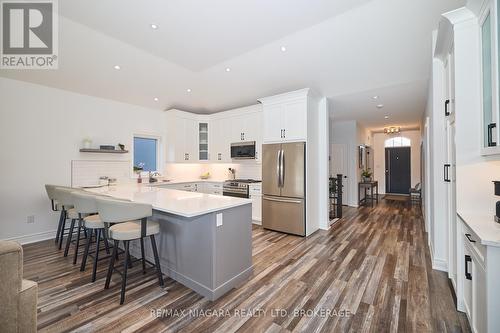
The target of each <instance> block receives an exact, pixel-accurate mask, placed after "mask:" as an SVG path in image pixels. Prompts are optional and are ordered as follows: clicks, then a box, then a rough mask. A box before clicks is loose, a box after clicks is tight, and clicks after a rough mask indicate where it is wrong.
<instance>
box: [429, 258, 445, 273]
mask: <svg viewBox="0 0 500 333" xmlns="http://www.w3.org/2000/svg"><path fill="white" fill-rule="evenodd" d="M432 269H435V270H438V271H443V272H448V263H447V262H446V260H443V259H432Z"/></svg>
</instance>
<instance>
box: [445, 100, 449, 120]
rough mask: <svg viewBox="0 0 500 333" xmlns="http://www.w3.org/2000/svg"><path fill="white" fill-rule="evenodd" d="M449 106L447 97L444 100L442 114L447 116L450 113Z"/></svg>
mask: <svg viewBox="0 0 500 333" xmlns="http://www.w3.org/2000/svg"><path fill="white" fill-rule="evenodd" d="M449 107H450V100H449V99H447V100H446V101H445V102H444V115H445V116H446V117H448V116H449V115H450V110H449Z"/></svg>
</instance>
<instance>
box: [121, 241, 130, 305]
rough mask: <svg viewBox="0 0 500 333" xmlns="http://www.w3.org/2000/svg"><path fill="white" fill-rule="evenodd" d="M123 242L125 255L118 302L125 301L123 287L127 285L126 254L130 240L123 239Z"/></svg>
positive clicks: (127, 259)
mask: <svg viewBox="0 0 500 333" xmlns="http://www.w3.org/2000/svg"><path fill="white" fill-rule="evenodd" d="M123 243H125V251H126V252H127V255H126V256H125V262H124V263H123V275H122V290H121V293H120V304H123V302H125V288H126V286H127V269H128V264H129V261H130V256H129V254H128V253H129V251H128V250H129V244H130V241H123Z"/></svg>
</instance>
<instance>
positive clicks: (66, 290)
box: [24, 200, 470, 332]
mask: <svg viewBox="0 0 500 333" xmlns="http://www.w3.org/2000/svg"><path fill="white" fill-rule="evenodd" d="M425 237H426V235H425V233H424V230H423V221H422V217H421V214H420V210H419V209H418V208H415V207H411V206H409V204H408V203H406V202H399V201H386V200H382V201H381V202H380V203H379V204H378V205H377V206H376V207H374V208H360V209H353V208H346V209H345V214H344V217H343V218H342V219H341V220H339V221H338V222H337V223H336V224H335V225H334V227H332V228H331V230H329V231H318V232H316V233H315V234H313V235H312V236H311V237H308V238H300V237H295V236H291V235H285V234H281V233H276V232H272V231H268V230H265V229H262V228H260V227H254V228H253V264H254V274H253V277H252V278H251V279H250V280H248V281H247V282H245V283H244V284H243V285H242V286H240V287H239V288H237V289H234V290H232V291H231V292H229V293H228V294H226V295H225V296H224V297H222V298H220V299H219V300H217V301H215V302H210V301H208V300H206V299H204V298H203V297H201V296H199V295H198V294H196V293H195V292H193V291H191V290H190V289H188V288H186V287H184V286H182V285H181V284H179V283H177V282H175V281H173V280H171V279H169V278H166V287H165V288H163V289H162V288H160V287H159V286H158V284H157V280H156V277H155V275H154V273H153V271H152V270H151V269H150V270H149V272H148V274H146V275H143V274H142V272H141V271H140V270H141V268H140V264H139V263H138V264H136V265H134V267H133V268H132V269H131V270H130V271H129V272H130V275H129V279H128V288H127V296H126V303H125V304H124V305H123V306H120V305H119V290H120V285H119V282H120V276H119V275H117V274H115V275H113V280H112V283H111V288H110V289H109V290H106V291H105V290H103V285H104V279H105V272H106V268H107V267H106V266H107V262H106V261H102V262H100V264H99V266H98V267H99V268H98V276H97V277H98V280H97V281H96V282H95V283H90V274H91V269H90V266H91V265H88V266H89V268H87V270H86V271H85V272H80V271H79V265H72V258H70V257H68V258H64V257H63V256H62V251H58V250H57V248H56V246H55V245H54V243H53V241H45V242H40V243H35V244H30V245H26V246H24V276H25V278H27V279H31V280H35V281H38V283H39V300H38V329H39V331H41V332H67V331H76V332H94V331H95V332H98V331H100V332H120V331H121V332H176V331H182V332H202V331H203V332H235V331H238V332H289V331H294V332H462V331H464V332H469V331H470V328H469V326H468V323H467V320H466V318H465V315H464V314H462V313H459V312H457V311H456V310H455V305H454V300H453V294H452V291H451V289H450V285H449V283H448V279H447V276H446V274H445V273H443V272H438V271H433V270H432V269H431V264H430V256H429V250H428V247H427V243H426V241H425ZM89 263H90V264H91V263H92V261H91V260H90V261H89ZM153 311H155V312H154V313H153Z"/></svg>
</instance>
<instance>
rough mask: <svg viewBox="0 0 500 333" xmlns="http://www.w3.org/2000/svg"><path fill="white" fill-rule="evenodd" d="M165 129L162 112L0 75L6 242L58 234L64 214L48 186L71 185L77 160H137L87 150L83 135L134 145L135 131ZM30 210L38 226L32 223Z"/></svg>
mask: <svg viewBox="0 0 500 333" xmlns="http://www.w3.org/2000/svg"><path fill="white" fill-rule="evenodd" d="M165 128H166V126H165V122H164V113H163V112H160V111H157V110H152V109H147V108H144V107H139V106H134V105H130V104H124V103H119V102H115V101H110V100H105V99H100V98H95V97H90V96H85V95H80V94H76V93H71V92H67V91H63V90H58V89H54V88H48V87H44V86H40V85H35V84H30V83H25V82H21V81H15V80H10V79H4V78H0V151H1V154H0V164H1V172H0V183H1V184H2V185H1V187H0V239H5V238H14V237H19V236H25V235H32V234H38V235H35V236H33V237H32V239H41V238H44V237H49V236H50V237H53V236H54V235H55V230H56V228H57V222H58V221H57V219H58V216H57V214H56V213H53V212H52V211H51V210H50V202H49V200H48V198H47V195H46V193H45V188H44V185H45V184H60V185H70V181H71V179H70V178H71V174H70V167H71V160H87V159H99V160H131V159H132V156H133V155H132V152H131V153H129V154H124V155H114V154H84V153H80V152H79V151H78V150H79V148H80V146H81V141H82V139H83V138H84V137H86V136H89V137H91V138H92V139H93V142H94V144H95V145H99V144H117V143H123V144H125V145H126V146H127V148H129V149H131V148H132V142H133V134H135V133H149V134H154V135H159V136H160V137H162V138H164V137H165ZM163 140H164V139H163ZM163 164H164V163H163V162H162V163H161V165H163ZM29 215H33V216H35V223H33V224H27V222H26V221H27V217H28V216H29Z"/></svg>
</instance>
